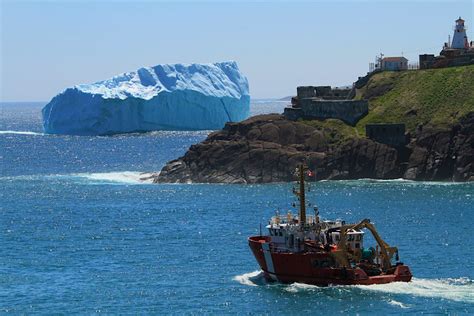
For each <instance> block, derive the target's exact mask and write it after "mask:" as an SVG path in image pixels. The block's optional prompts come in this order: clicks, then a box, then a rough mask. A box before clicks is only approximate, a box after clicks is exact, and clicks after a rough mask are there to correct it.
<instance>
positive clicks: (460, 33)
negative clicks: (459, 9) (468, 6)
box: [451, 17, 469, 49]
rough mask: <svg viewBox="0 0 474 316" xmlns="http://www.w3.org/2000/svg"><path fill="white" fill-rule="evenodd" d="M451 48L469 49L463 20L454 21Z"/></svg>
mask: <svg viewBox="0 0 474 316" xmlns="http://www.w3.org/2000/svg"><path fill="white" fill-rule="evenodd" d="M451 48H454V49H463V48H469V42H468V41H467V35H466V28H465V27H464V20H463V19H461V17H459V19H457V20H456V26H455V27H454V36H453V42H452V44H451Z"/></svg>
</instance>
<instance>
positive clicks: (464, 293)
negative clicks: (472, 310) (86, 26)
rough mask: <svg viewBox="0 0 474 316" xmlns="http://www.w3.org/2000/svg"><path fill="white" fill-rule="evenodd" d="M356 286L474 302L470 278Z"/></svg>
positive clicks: (473, 289)
mask: <svg viewBox="0 0 474 316" xmlns="http://www.w3.org/2000/svg"><path fill="white" fill-rule="evenodd" d="M356 287H358V288H360V289H363V290H367V291H376V292H384V293H390V294H405V295H413V296H423V297H429V298H441V299H448V300H452V301H457V302H466V303H474V281H473V280H470V279H468V278H459V279H418V278H413V280H412V281H411V282H408V283H407V282H396V283H389V284H378V285H357V286H356Z"/></svg>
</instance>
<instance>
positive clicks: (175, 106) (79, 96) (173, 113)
mask: <svg viewBox="0 0 474 316" xmlns="http://www.w3.org/2000/svg"><path fill="white" fill-rule="evenodd" d="M249 108H250V96H249V88H248V81H247V78H246V77H245V76H244V75H243V74H242V73H241V72H240V71H239V68H238V66H237V63H236V62H233V61H230V62H221V63H214V64H167V65H158V66H154V67H146V68H140V69H138V70H137V71H136V72H129V73H124V74H121V75H118V76H115V77H113V78H111V79H108V80H104V81H99V82H96V83H93V84H81V85H76V86H74V87H72V88H68V89H66V90H65V91H63V92H62V93H60V94H58V95H57V96H55V97H54V98H53V99H52V100H51V101H50V102H49V103H48V104H47V105H46V106H45V107H44V108H43V110H42V114H43V127H44V130H45V132H46V133H50V134H69V135H110V134H119V133H131V132H148V131H156V130H213V129H220V128H222V127H223V126H224V124H225V123H226V122H238V121H241V120H244V119H246V118H247V117H248V115H249Z"/></svg>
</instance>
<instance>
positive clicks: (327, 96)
mask: <svg viewBox="0 0 474 316" xmlns="http://www.w3.org/2000/svg"><path fill="white" fill-rule="evenodd" d="M350 92H351V89H344V88H343V89H341V88H332V87H331V86H300V87H297V88H296V93H297V96H296V100H301V99H307V98H320V99H324V100H345V99H348V97H349V95H350Z"/></svg>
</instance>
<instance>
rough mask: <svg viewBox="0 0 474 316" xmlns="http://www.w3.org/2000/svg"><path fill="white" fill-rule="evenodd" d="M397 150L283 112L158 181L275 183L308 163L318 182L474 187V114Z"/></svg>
mask: <svg viewBox="0 0 474 316" xmlns="http://www.w3.org/2000/svg"><path fill="white" fill-rule="evenodd" d="M413 134H414V135H411V137H410V139H411V141H410V143H409V144H408V145H407V146H405V147H402V148H394V147H390V146H388V145H385V144H381V143H377V142H375V141H373V140H370V139H368V138H365V137H356V136H354V137H348V138H342V137H340V138H338V136H339V135H338V134H337V130H332V129H330V128H317V127H314V126H311V125H308V124H305V123H304V122H298V121H297V122H295V121H289V120H287V119H285V118H284V117H283V116H282V115H279V114H268V115H259V116H255V117H251V118H249V119H247V120H245V121H243V122H240V123H227V124H226V126H225V127H224V129H222V130H220V131H217V132H214V133H212V134H210V135H209V136H208V137H207V139H206V140H204V141H203V142H201V143H199V144H196V145H192V146H191V147H190V148H189V150H188V151H187V152H186V153H185V155H184V156H183V157H181V158H178V159H176V160H173V161H170V162H168V163H167V164H166V165H165V166H164V167H163V169H162V170H161V172H160V173H159V174H156V175H155V176H154V180H153V181H154V182H155V183H189V182H193V183H270V182H288V181H292V180H293V171H294V169H295V167H296V165H297V163H299V162H301V161H305V162H306V163H307V164H308V166H309V168H310V169H311V170H314V171H315V173H316V180H323V179H325V180H345V179H361V178H372V179H397V178H404V179H409V180H422V181H474V112H471V113H469V114H467V115H465V116H463V117H462V118H461V119H460V120H459V122H458V123H457V124H454V125H452V126H450V127H445V128H441V127H429V126H420V127H419V128H418V129H417V131H416V132H415V133H413Z"/></svg>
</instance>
